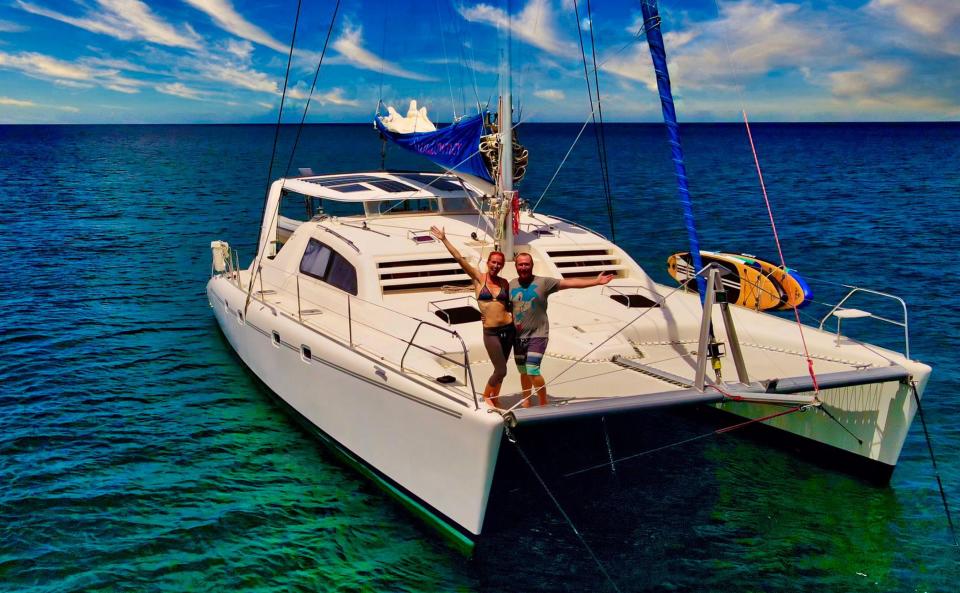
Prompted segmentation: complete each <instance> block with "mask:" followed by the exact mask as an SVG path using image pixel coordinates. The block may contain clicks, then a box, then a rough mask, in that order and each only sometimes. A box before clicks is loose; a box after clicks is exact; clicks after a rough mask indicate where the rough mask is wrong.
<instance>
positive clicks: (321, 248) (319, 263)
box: [300, 239, 332, 280]
mask: <svg viewBox="0 0 960 593" xmlns="http://www.w3.org/2000/svg"><path fill="white" fill-rule="evenodd" d="M331 253H332V252H331V251H330V248H329V247H327V246H326V245H324V244H323V243H321V242H320V241H317V240H316V239H310V242H309V243H308V244H307V249H306V250H305V251H304V252H303V259H301V260H300V271H301V272H303V273H304V274H307V275H308V276H313V277H314V278H319V279H321V280H323V279H324V278H325V277H326V275H327V268H328V267H329V266H330V255H331Z"/></svg>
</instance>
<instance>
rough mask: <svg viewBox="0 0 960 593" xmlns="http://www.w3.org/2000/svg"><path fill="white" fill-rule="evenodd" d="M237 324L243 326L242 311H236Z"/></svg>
mask: <svg viewBox="0 0 960 593" xmlns="http://www.w3.org/2000/svg"><path fill="white" fill-rule="evenodd" d="M237 323H239V324H240V325H243V311H241V310H240V309H237Z"/></svg>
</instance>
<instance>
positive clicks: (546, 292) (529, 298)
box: [510, 276, 560, 338]
mask: <svg viewBox="0 0 960 593" xmlns="http://www.w3.org/2000/svg"><path fill="white" fill-rule="evenodd" d="M559 286H560V281H559V280H558V279H556V278H550V277H545V276H534V277H533V278H532V279H531V280H530V283H529V284H527V285H526V286H524V285H522V284H520V280H518V279H517V278H514V279H513V280H511V281H510V302H511V303H513V322H514V324H516V326H517V337H518V338H535V337H536V338H546V337H548V336H549V335H550V320H549V319H548V318H547V297H548V296H550V295H551V294H553V293H554V292H556V291H557V289H558V288H559Z"/></svg>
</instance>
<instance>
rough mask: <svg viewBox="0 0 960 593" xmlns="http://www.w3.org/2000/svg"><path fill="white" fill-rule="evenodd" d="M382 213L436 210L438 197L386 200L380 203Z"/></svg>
mask: <svg viewBox="0 0 960 593" xmlns="http://www.w3.org/2000/svg"><path fill="white" fill-rule="evenodd" d="M379 204H380V207H379V211H380V212H379V213H380V214H409V213H411V212H436V211H437V198H412V199H408V200H384V201H382V202H380V203H379Z"/></svg>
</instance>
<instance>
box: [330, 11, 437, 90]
mask: <svg viewBox="0 0 960 593" xmlns="http://www.w3.org/2000/svg"><path fill="white" fill-rule="evenodd" d="M333 49H335V50H336V51H337V53H339V54H340V56H341V57H342V58H343V60H344V61H346V62H347V63H349V64H351V65H353V66H356V67H357V68H362V69H364V70H372V71H373V72H383V73H384V74H387V75H390V76H398V77H400V78H409V79H411V80H421V81H434V80H436V78H433V77H430V76H425V75H423V74H418V73H416V72H411V71H410V70H405V69H404V68H400V67H399V66H395V65H393V64H391V63H389V62H387V61H386V60H384V59H383V58H381V57H380V56H378V55H376V54H374V53H373V52H371V51H369V50H367V49H366V48H364V47H363V29H362V28H361V27H354V26H352V25H349V24H347V25H345V26H344V30H343V34H342V35H341V36H340V38H338V39H337V40H336V41H334V42H333Z"/></svg>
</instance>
